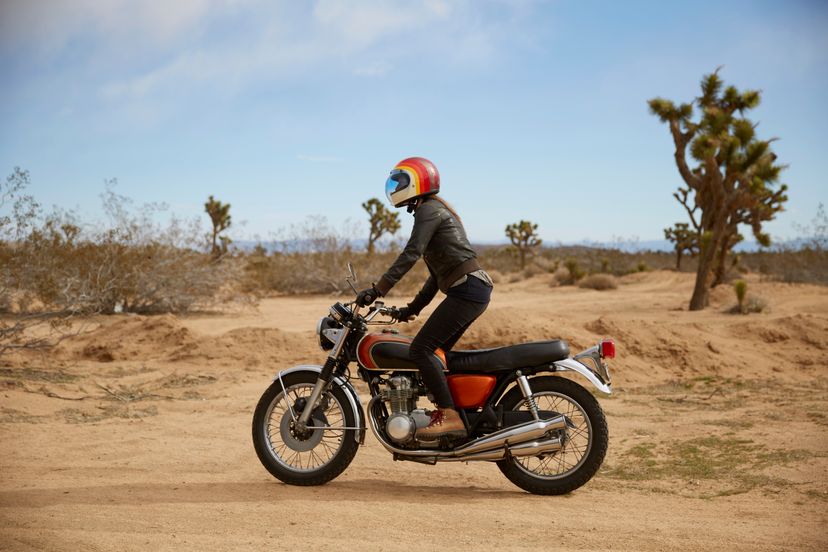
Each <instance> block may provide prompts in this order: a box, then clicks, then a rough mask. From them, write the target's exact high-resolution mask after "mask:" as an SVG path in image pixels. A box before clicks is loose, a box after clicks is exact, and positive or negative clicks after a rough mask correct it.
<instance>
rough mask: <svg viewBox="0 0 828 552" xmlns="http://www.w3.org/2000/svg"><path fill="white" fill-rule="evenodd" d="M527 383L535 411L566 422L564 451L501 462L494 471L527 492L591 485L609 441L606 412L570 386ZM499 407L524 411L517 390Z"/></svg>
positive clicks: (540, 380) (542, 380) (548, 380)
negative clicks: (562, 417) (561, 416)
mask: <svg viewBox="0 0 828 552" xmlns="http://www.w3.org/2000/svg"><path fill="white" fill-rule="evenodd" d="M529 383H530V386H531V387H532V393H533V396H534V399H535V402H536V403H537V405H538V409H539V410H543V411H552V412H557V413H559V414H562V415H564V416H566V418H567V421H568V422H569V423H570V424H569V427H568V428H567V429H566V430H565V436H564V441H563V447H562V448H561V450H559V451H556V452H553V453H546V454H543V455H541V456H528V457H522V458H507V459H505V460H500V461H498V462H497V466H498V467H499V468H500V471H502V472H503V475H505V476H506V477H507V478H508V479H509V481H511V482H512V483H514V484H515V485H517V486H518V487H520V488H521V489H523V490H525V491H529V492H530V493H534V494H541V495H559V494H566V493H569V492H572V491H574V490H575V489H577V488H578V487H580V486H581V485H583V484H584V483H586V482H587V481H589V480H590V479H591V478H592V476H593V475H595V473H596V472H597V471H598V468H599V467H601V463H602V462H603V461H604V456H605V455H606V453H607V443H608V440H609V430H608V429H607V420H606V418H605V417H604V412H603V410H601V406H600V405H599V404H598V401H597V400H596V399H595V397H593V396H592V394H590V393H589V391H587V390H586V389H584V388H583V387H581V386H580V385H578V384H577V383H575V382H574V381H571V380H568V379H564V378H560V377H555V376H549V377H537V378H533V379H531V380H529ZM500 404H502V405H503V407H504V409H505V410H527V406H526V402H525V400H524V398H523V395H522V394H521V392H520V389H519V388H517V387H514V388H513V389H511V390H510V391H509V392H508V393H506V395H504V396H503V398H502V399H501V400H500ZM563 431H564V430H561V432H562V433H563Z"/></svg>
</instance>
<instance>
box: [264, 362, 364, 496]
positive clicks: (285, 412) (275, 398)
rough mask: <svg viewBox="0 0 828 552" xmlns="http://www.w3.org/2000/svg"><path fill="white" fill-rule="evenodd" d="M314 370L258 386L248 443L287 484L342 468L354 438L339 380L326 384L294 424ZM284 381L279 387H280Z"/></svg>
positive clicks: (312, 481) (325, 477)
mask: <svg viewBox="0 0 828 552" xmlns="http://www.w3.org/2000/svg"><path fill="white" fill-rule="evenodd" d="M317 376H318V375H317V374H316V373H315V372H295V373H293V374H288V375H286V376H285V377H284V378H282V381H281V382H280V381H279V380H276V381H274V382H273V384H271V386H270V387H268V389H267V390H266V391H265V392H264V394H263V395H262V398H261V399H259V404H258V405H256V411H255V413H254V414H253V444H254V446H255V448H256V454H257V455H258V456H259V460H260V461H261V462H262V464H263V465H264V467H265V468H267V471H269V472H270V473H271V474H273V476H275V477H276V478H278V479H279V480H281V481H283V482H285V483H288V484H290V485H322V484H324V483H327V482H328V481H330V480H331V479H333V478H335V477H336V476H338V475H339V474H340V473H342V472H343V471H344V470H345V468H347V467H348V465H349V464H350V463H351V460H353V459H354V455H355V454H356V451H357V448H358V447H359V444H358V443H357V440H356V438H355V430H353V429H341V428H344V427H355V426H356V424H357V421H356V420H357V415H356V413H355V412H353V410H352V408H351V403H350V402H349V401H348V397H347V395H346V394H345V391H343V390H342V389H341V388H340V387H339V386H337V385H332V386H331V387H330V389H329V390H328V391H327V392H326V393H325V394H324V395H322V400H321V402H320V404H319V406H318V407H317V408H316V409H315V410H314V411H313V412H312V413H311V419H310V421H309V422H308V426H310V427H311V428H313V429H305V430H300V429H299V428H298V427H297V426H296V422H295V419H294V417H295V418H296V419H298V418H299V415H300V414H301V413H302V410H304V408H305V406H306V402H307V400H308V398H309V397H310V395H311V391H312V390H313V387H314V385H315V383H316V379H317ZM282 383H284V388H283V387H282Z"/></svg>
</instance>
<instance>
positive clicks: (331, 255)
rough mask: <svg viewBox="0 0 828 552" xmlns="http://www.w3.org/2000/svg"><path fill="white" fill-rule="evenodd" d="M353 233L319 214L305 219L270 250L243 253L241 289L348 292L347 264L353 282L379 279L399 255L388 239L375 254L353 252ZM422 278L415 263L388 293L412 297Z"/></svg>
mask: <svg viewBox="0 0 828 552" xmlns="http://www.w3.org/2000/svg"><path fill="white" fill-rule="evenodd" d="M357 234H358V233H357V232H355V231H354V229H353V228H350V227H348V226H346V228H344V229H343V230H341V231H339V230H336V229H335V228H332V227H331V226H330V225H329V224H328V222H327V220H326V219H324V218H322V217H309V218H308V219H307V220H306V221H305V222H304V223H302V224H299V225H294V226H292V227H291V228H290V229H289V230H287V231H285V232H283V233H282V236H281V237H280V239H279V240H278V241H277V242H276V243H275V249H276V250H275V251H273V252H272V253H269V254H268V253H267V252H266V251H265V250H264V248H261V247H260V248H257V249H256V250H254V251H253V252H252V253H250V254H248V255H246V256H245V261H246V265H245V278H244V280H243V289H245V290H246V291H249V292H253V293H256V294H259V295H264V294H268V293H284V294H311V293H334V294H345V295H348V294H353V292H352V291H351V289H350V287H349V286H348V284H347V283H346V282H345V275H346V274H347V265H348V263H349V262H350V263H351V264H353V265H354V269H355V270H356V273H357V276H358V278H359V282H358V283H359V285H360V286H368V285H370V284H371V283H372V282H376V281H377V280H379V278H380V277H381V276H382V275H383V274H384V273H385V271H386V270H388V268H389V267H390V266H391V264H393V262H394V260H395V259H396V258H397V255H398V254H399V249H398V248H397V247H396V245H395V244H393V243H392V244H391V245H390V246H389V247H388V249H387V250H386V251H381V252H380V251H378V252H375V253H368V252H366V251H361V250H357V249H356V248H355V246H354V243H353V240H352V236H354V235H357ZM427 278H428V273H427V271H426V268H425V265H424V263H422V262H419V263H417V265H416V266H415V267H414V268H413V269H412V270H411V271H410V272H409V273H408V274H406V276H405V277H404V278H403V279H402V280H401V281H400V282H399V283H398V284H397V285H396V286H394V289H393V290H392V295H400V294H411V295H413V294H414V293H416V291H418V290H419V289H420V287H421V286H422V285H423V284H424V283H425V281H426V279H427Z"/></svg>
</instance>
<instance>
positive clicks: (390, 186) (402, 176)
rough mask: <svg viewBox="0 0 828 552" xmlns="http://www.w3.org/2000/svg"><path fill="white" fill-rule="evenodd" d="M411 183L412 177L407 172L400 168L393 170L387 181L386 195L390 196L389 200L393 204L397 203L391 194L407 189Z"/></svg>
mask: <svg viewBox="0 0 828 552" xmlns="http://www.w3.org/2000/svg"><path fill="white" fill-rule="evenodd" d="M410 183H411V179H410V178H409V176H408V175H407V174H406V173H404V172H403V171H400V170H396V171H393V172H392V173H391V176H389V177H388V180H386V181H385V195H386V197H388V201H390V202H391V204H392V205H396V202H395V201H394V199H393V198H392V197H391V195H392V194H394V193H395V192H400V191H402V190H405V189H406V188H408V185H409V184H410Z"/></svg>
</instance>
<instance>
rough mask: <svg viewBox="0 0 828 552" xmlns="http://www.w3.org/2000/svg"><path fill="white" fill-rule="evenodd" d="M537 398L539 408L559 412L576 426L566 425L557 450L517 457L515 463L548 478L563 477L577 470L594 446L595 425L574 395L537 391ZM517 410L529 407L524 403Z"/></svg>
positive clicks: (534, 473) (537, 475) (532, 473)
mask: <svg viewBox="0 0 828 552" xmlns="http://www.w3.org/2000/svg"><path fill="white" fill-rule="evenodd" d="M534 397H535V402H536V403H537V404H538V408H539V409H540V410H545V411H549V412H557V413H559V414H561V415H563V416H565V417H566V419H567V420H568V421H569V422H570V423H571V424H573V425H574V426H575V427H569V426H567V428H566V438H565V441H564V445H563V447H562V448H561V449H560V450H559V451H557V452H555V453H554V454H548V455H546V456H543V457H537V456H536V457H527V458H515V459H514V462H515V465H516V466H518V467H519V468H520V469H522V470H524V471H526V472H528V473H530V474H531V475H533V476H536V477H541V478H545V479H560V478H562V477H566V476H567V475H568V474H570V473H572V472H573V471H575V470H577V469H578V468H579V467H580V465H581V464H582V463H583V461H584V460H585V458H586V456H587V454H588V452H589V450H590V448H591V446H592V439H593V435H592V425H591V423H590V421H589V418H588V417H587V414H586V411H585V410H584V409H583V407H581V405H580V404H578V403H577V402H576V401H575V400H574V399H572V398H571V397H569V396H567V395H564V394H561V393H558V392H554V391H541V392H539V393H535V396H534ZM517 409H518V410H526V405H525V404H524V403H521V404H520V405H519V406H517Z"/></svg>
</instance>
